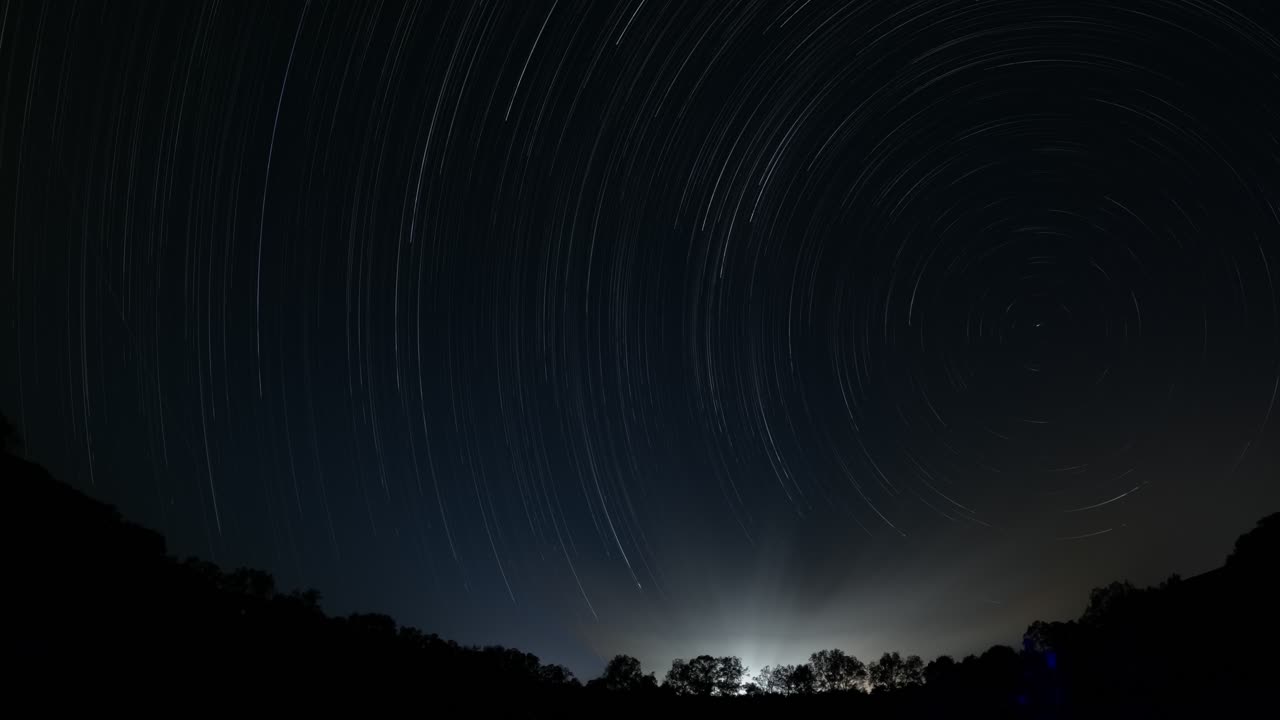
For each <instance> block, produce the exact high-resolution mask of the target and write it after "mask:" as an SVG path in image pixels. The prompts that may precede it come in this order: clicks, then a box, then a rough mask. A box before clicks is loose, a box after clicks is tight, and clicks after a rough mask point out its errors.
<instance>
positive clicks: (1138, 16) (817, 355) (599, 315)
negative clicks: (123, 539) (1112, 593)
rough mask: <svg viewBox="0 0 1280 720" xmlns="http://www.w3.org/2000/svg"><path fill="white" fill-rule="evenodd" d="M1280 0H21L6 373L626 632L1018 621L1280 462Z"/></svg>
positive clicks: (15, 409)
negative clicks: (412, 0)
mask: <svg viewBox="0 0 1280 720" xmlns="http://www.w3.org/2000/svg"><path fill="white" fill-rule="evenodd" d="M1277 4H1278V3H1274V2H1272V1H1271V0H1258V2H1251V3H1231V2H1228V3H1219V2H1212V1H1210V0H1149V1H1137V0H1135V1H1134V2H1122V3H1115V2H1111V1H1110V0H1108V1H1107V2H1092V1H1087V0H1072V1H1070V2H1066V1H1063V2H1051V1H1047V0H963V1H960V0H955V1H940V0H937V1H935V0H921V1H920V2H914V3H910V2H898V1H883V2H882V1H854V2H843V3H825V2H819V1H818V0H781V1H779V2H764V1H754V2H740V3H713V2H705V3H704V2H688V3H677V4H669V3H661V2H652V1H637V0H629V1H628V2H622V3H617V4H613V3H608V2H585V1H578V2H572V1H570V0H559V1H558V2H553V3H542V2H509V3H492V2H463V3H446V2H437V3H426V4H421V5H405V6H401V5H399V4H397V3H394V2H390V3H376V4H363V3H356V2H340V3H334V4H321V3H310V4H297V3H287V2H249V3H240V2H230V3H228V2H220V3H208V4H204V3H197V2H170V3H158V2H157V3H147V4H135V3H102V4H100V3H96V2H87V3H78V4H76V3H71V2H17V3H6V4H4V5H3V6H2V7H0V109H2V114H0V138H2V144H0V275H2V277H3V281H0V288H3V290H2V292H0V348H2V349H3V352H0V408H2V409H3V411H4V412H5V413H6V414H7V415H8V416H9V417H10V418H11V419H12V420H13V422H14V424H15V425H17V426H18V427H19V429H20V431H21V433H22V435H23V436H24V438H25V440H26V447H27V453H28V455H29V456H30V457H32V458H33V459H35V460H36V461H38V462H41V463H43V464H44V465H46V466H47V467H48V468H49V469H50V470H51V471H52V472H53V473H54V474H55V475H56V476H58V477H60V478H62V479H64V480H66V481H67V482H70V483H72V484H74V485H75V486H76V487H78V488H80V489H82V490H84V491H85V492H87V493H90V494H91V495H93V496H95V497H98V498H100V499H103V500H106V501H108V502H111V503H114V504H116V505H117V506H118V507H119V508H120V509H121V511H122V512H123V513H124V514H125V515H126V516H127V517H129V518H131V519H133V520H135V521H137V522H140V523H142V524H145V525H148V526H151V527H153V528H155V529H157V530H159V531H161V532H163V533H164V534H165V535H166V536H167V537H168V538H169V544H170V549H171V550H172V551H173V552H176V553H179V554H183V555H186V554H196V555H199V556H202V557H205V558H207V559H211V560H215V561H217V562H219V563H221V564H223V565H224V566H227V567H235V566H239V565H249V566H255V567H261V568H264V569H267V570H269V571H271V572H272V573H274V574H275V576H276V578H277V580H278V582H279V584H280V585H281V586H282V587H284V588H293V587H316V588H319V589H320V590H321V591H322V592H323V593H324V597H325V601H324V604H325V607H326V609H327V610H329V611H331V612H338V613H346V612H352V611H377V612H386V613H388V614H391V615H393V616H394V617H395V618H396V619H397V620H399V621H401V622H403V623H407V624H413V625H417V626H419V627H422V628H423V629H425V630H427V631H431V632H437V633H440V634H441V635H443V636H446V637H451V638H454V639H457V640H459V641H462V642H468V643H501V644H505V645H511V646H516V647H519V648H521V649H524V650H528V651H531V652H534V653H536V654H538V655H540V656H541V657H542V658H543V659H544V660H545V661H550V662H561V663H565V664H567V665H568V666H569V667H571V668H572V669H573V670H575V671H576V672H577V673H578V674H579V675H580V676H584V677H593V676H595V675H596V674H598V673H599V671H600V669H601V668H602V666H603V659H604V658H607V657H609V656H611V655H613V654H614V653H618V652H625V653H630V654H633V655H636V656H637V657H639V658H640V659H641V660H642V661H643V662H644V663H645V665H646V667H647V669H652V670H657V671H658V673H659V675H661V673H662V671H663V670H664V669H665V668H666V667H667V666H668V665H669V663H670V661H671V659H672V658H673V657H688V656H690V655H694V654H699V653H704V652H705V653H712V654H735V655H738V656H740V657H741V658H742V659H743V661H744V662H745V663H746V664H747V665H748V666H749V667H750V668H751V670H752V671H754V670H757V669H759V667H760V666H761V665H764V664H766V663H777V662H795V661H797V660H800V659H801V658H803V657H805V656H807V655H808V653H809V652H811V651H813V650H817V649H821V648H824V647H841V648H843V649H845V650H847V651H849V652H851V653H853V654H855V655H858V656H860V657H862V658H864V659H871V658H872V657H873V656H878V655H879V654H880V653H881V652H883V651H886V650H900V651H902V652H904V653H907V652H911V653H918V654H920V655H922V656H925V657H926V658H929V657H932V656H934V655H937V654H939V653H944V652H945V653H953V654H964V653H968V652H973V651H980V650H981V649H983V648H985V647H986V646H988V645H990V644H992V643H995V642H1001V643H1016V642H1017V641H1018V639H1019V638H1020V637H1021V632H1022V630H1023V629H1024V628H1025V627H1026V625H1027V623H1028V622H1030V621H1032V620H1034V619H1065V618H1067V617H1071V616H1075V615H1077V614H1078V613H1079V612H1080V611H1081V610H1082V609H1083V607H1084V604H1085V602H1086V600H1087V594H1088V590H1089V588H1091V587H1093V586H1096V585H1101V584H1104V583H1106V582H1109V581H1111V580H1114V579H1120V578H1129V579H1131V580H1133V581H1134V582H1137V583H1151V582H1156V581H1159V580H1161V579H1163V578H1164V577H1166V576H1167V575H1169V574H1170V573H1174V572H1178V573H1182V574H1183V575H1191V574H1195V573H1197V572H1201V571H1204V570H1207V569H1209V568H1211V567H1213V566H1215V565H1217V564H1219V563H1220V562H1221V560H1222V559H1223V557H1224V556H1225V555H1226V554H1227V552H1228V551H1229V549H1230V545H1231V542H1232V540H1233V539H1234V538H1235V537H1236V536H1237V535H1238V534H1240V533H1242V532H1244V531H1245V530H1247V529H1248V528H1249V527H1250V526H1251V525H1252V523H1253V521H1254V520H1256V519H1257V518H1259V517H1261V516H1262V515H1263V514H1265V513H1267V512H1271V511H1275V510H1276V509H1277V507H1278V506H1280V483H1277V482H1276V479H1277V478H1280V417H1278V416H1280V409H1277V408H1276V400H1277V391H1278V390H1280V312H1278V310H1277V305H1278V303H1280V291H1278V290H1280V287H1278V286H1280V39H1278V38H1280V8H1277V7H1275V6H1276V5H1277ZM88 601H90V602H91V601H92V600H91V599H89V600H88Z"/></svg>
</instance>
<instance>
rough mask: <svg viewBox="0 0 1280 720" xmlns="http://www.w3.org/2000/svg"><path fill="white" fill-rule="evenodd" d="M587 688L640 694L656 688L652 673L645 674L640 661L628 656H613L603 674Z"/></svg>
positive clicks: (656, 684) (656, 683)
mask: <svg viewBox="0 0 1280 720" xmlns="http://www.w3.org/2000/svg"><path fill="white" fill-rule="evenodd" d="M587 684H588V686H590V687H593V688H599V689H602V690H609V691H612V692H640V691H645V690H652V689H654V688H656V687H657V686H658V682H657V680H656V679H655V678H654V677H653V673H649V674H647V675H646V674H645V673H644V671H643V670H642V669H641V667H640V661H639V660H637V659H635V658H633V657H631V656H630V655H614V656H613V658H612V659H610V660H609V662H608V663H607V664H606V665H605V667H604V674H603V675H601V676H600V677H598V678H596V679H594V680H592V681H591V682H589V683H587Z"/></svg>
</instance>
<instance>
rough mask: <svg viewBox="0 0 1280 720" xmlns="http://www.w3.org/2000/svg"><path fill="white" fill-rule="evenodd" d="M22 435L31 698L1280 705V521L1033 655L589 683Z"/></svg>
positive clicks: (10, 511)
mask: <svg viewBox="0 0 1280 720" xmlns="http://www.w3.org/2000/svg"><path fill="white" fill-rule="evenodd" d="M8 430H10V431H11V428H8ZM15 444H16V443H11V442H9V438H6V442H5V448H4V452H3V453H2V454H0V477H3V478H4V481H3V482H4V484H3V492H4V495H5V503H4V508H5V511H4V514H5V521H6V522H5V525H6V527H8V528H10V529H11V532H12V533H13V535H12V538H13V540H12V541H11V543H10V548H11V562H10V568H11V569H12V570H11V573H10V574H9V576H10V579H11V582H10V583H9V584H8V586H9V595H10V598H11V603H10V607H11V609H10V611H9V613H8V614H7V617H8V619H9V622H8V628H7V633H6V636H7V637H6V642H5V648H6V650H5V652H6V655H7V656H8V657H7V660H8V662H7V663H6V665H7V666H8V667H11V668H15V670H14V671H11V672H10V679H11V680H20V683H18V685H19V687H21V688H22V689H23V690H25V691H27V692H33V693H37V692H38V693H46V694H53V695H50V696H52V697H57V695H56V693H59V692H61V693H63V694H65V693H66V691H68V690H75V691H77V692H81V691H84V690H85V689H86V688H104V687H108V688H110V689H111V692H112V693H113V694H114V695H115V696H116V697H119V698H133V697H139V696H151V697H164V698H169V699H168V700H166V702H167V703H186V705H185V706H183V705H178V706H176V707H172V708H170V709H171V710H185V709H191V706H192V705H193V704H195V705H198V704H199V703H197V702H196V701H195V700H194V699H193V698H196V697H210V696H214V697H221V698H224V699H226V698H229V697H242V698H243V697H250V696H252V697H255V698H264V697H275V698H282V697H290V698H295V699H297V698H299V697H303V698H305V700H306V702H307V703H317V704H323V703H324V702H326V701H327V700H329V699H331V698H332V699H337V698H339V697H342V698H347V699H351V698H356V697H361V698H365V701H364V702H366V705H365V707H366V708H367V707H368V705H367V703H368V702H376V703H378V704H380V705H381V704H398V703H400V702H402V701H403V702H410V700H411V699H413V700H412V702H410V706H411V707H413V706H416V707H418V708H422V707H444V706H445V705H441V704H442V703H444V704H448V703H455V702H456V703H465V704H466V706H467V707H471V708H476V707H487V708H490V709H501V708H519V709H520V711H521V713H522V714H524V715H526V716H528V715H535V716H549V715H561V714H565V713H570V712H578V711H581V712H584V713H585V712H595V711H599V710H602V709H612V710H622V711H624V712H626V713H628V714H648V713H652V712H666V711H669V710H676V711H679V712H681V713H689V714H693V713H698V712H714V713H722V712H732V713H735V714H738V715H742V716H769V717H773V716H790V715H794V714H796V713H800V712H808V713H827V712H831V713H835V712H840V713H845V712H855V713H860V714H865V715H868V716H871V717H889V716H939V715H955V714H963V715H972V716H982V717H1037V718H1040V717H1050V718H1051V717H1077V716H1086V715H1087V716H1090V717H1093V716H1098V715H1104V716H1127V717H1157V716H1185V715H1188V714H1201V713H1208V712H1215V711H1221V710H1223V709H1225V708H1247V707H1254V706H1256V707H1258V708H1262V707H1266V706H1267V705H1268V704H1273V702H1274V700H1273V698H1272V697H1271V695H1270V693H1271V691H1270V688H1272V687H1274V686H1275V684H1276V682H1277V677H1278V675H1277V670H1278V669H1280V663H1278V662H1277V660H1276V655H1275V653H1276V641H1277V639H1278V638H1280V633H1278V632H1277V631H1278V630H1280V621H1278V619H1277V615H1276V608H1277V607H1280V603H1278V602H1277V597H1276V594H1277V583H1276V568H1277V559H1278V558H1280V514H1272V515H1268V516H1266V517H1264V518H1263V519H1262V520H1261V521H1259V523H1258V524H1257V526H1256V527H1255V528H1254V529H1253V530H1251V531H1250V532H1248V533H1246V534H1245V535H1243V536H1241V537H1240V538H1239V540H1238V541H1237V542H1236V545H1235V549H1234V551H1233V552H1232V554H1231V555H1230V556H1229V557H1228V558H1227V560H1226V563H1225V564H1224V565H1223V566H1222V567H1220V568H1218V569H1216V570H1213V571H1211V572H1207V573H1204V574H1202V575H1199V576H1196V577H1193V578H1188V579H1180V578H1178V577H1176V576H1175V577H1171V578H1170V579H1169V580H1167V581H1165V582H1164V583H1161V584H1160V585H1158V586H1156V587H1150V588H1136V587H1134V586H1133V585H1131V584H1129V583H1126V582H1116V583H1112V584H1111V585H1108V586H1107V587H1104V588H1098V589H1095V590H1094V591H1093V592H1092V594H1091V596H1090V598H1089V601H1088V605H1087V607H1086V609H1085V611H1084V612H1083V614H1082V615H1081V616H1080V617H1079V618H1078V619H1076V620H1072V621H1067V622H1036V623H1033V624H1032V625H1031V626H1030V627H1029V628H1028V630H1027V633H1026V635H1025V637H1024V641H1023V644H1022V647H1021V648H1019V649H1014V648H1011V647H1007V646H999V645H998V646H994V647H992V648H990V649H989V650H987V651H986V652H984V653H982V654H981V655H977V656H969V657H966V658H963V659H961V660H958V661H957V660H954V659H952V658H949V657H940V658H936V659H934V660H932V661H930V662H928V663H927V664H926V663H925V662H924V661H923V660H921V659H920V658H918V657H915V656H911V657H907V658H903V657H901V656H900V655H898V654H897V653H885V654H884V655H883V656H881V657H880V658H879V659H877V660H874V661H872V662H869V663H864V662H863V661H861V660H859V659H857V658H854V657H852V656H849V655H846V654H845V653H843V652H841V651H840V650H835V649H831V650H821V651H818V652H815V653H814V655H813V656H812V657H811V658H810V661H809V662H806V663H802V664H799V665H783V666H776V667H766V668H764V669H762V670H760V671H759V672H758V674H756V675H755V676H753V677H747V674H746V668H744V667H743V666H742V663H741V661H740V660H738V659H737V658H732V657H722V658H716V657H711V656H706V655H704V656H699V657H695V658H691V659H677V660H675V661H674V662H673V663H672V666H671V668H670V669H669V670H668V671H666V672H665V675H664V676H663V679H662V681H661V682H660V681H659V679H658V677H657V676H655V674H654V673H653V672H645V670H644V669H643V668H641V666H640V663H639V662H638V661H637V660H635V659H634V658H631V657H628V656H625V655H619V656H617V657H615V658H613V659H612V660H610V661H609V662H608V664H607V665H606V666H605V668H604V671H603V673H602V674H601V676H600V677H598V678H595V679H591V680H589V681H588V682H586V683H585V685H584V684H583V683H582V682H581V681H579V680H578V679H577V678H575V677H574V676H573V673H572V672H570V671H569V670H568V669H566V668H564V667H562V666H559V665H555V664H548V663H544V662H541V661H540V659H539V658H538V657H536V656H534V655H532V654H529V653H525V652H521V651H519V650H515V649H511V648H504V647H467V646H462V645H459V644H458V643H456V642H453V641H451V640H446V639H442V638H440V637H438V636H436V635H434V634H428V633H424V632H422V631H420V630H418V629H416V628H412V627H406V626H401V625H399V624H397V623H396V621H395V620H393V619H392V618H390V617H388V616H385V615H376V614H353V615H348V616H344V617H335V616H330V615H327V614H326V613H325V612H324V611H323V610H322V608H321V596H320V594H319V593H318V592H316V591H313V590H308V591H294V592H281V591H280V590H279V589H278V588H277V587H276V586H275V581H274V579H273V578H272V576H271V575H269V574H268V573H265V572H262V571H260V570H252V569H245V568H241V569H237V570H234V571H231V572H227V571H224V570H222V569H220V568H219V567H217V566H216V565H213V564H212V563H208V562H205V561H201V560H197V559H187V560H179V559H177V558H175V557H173V556H171V555H170V554H169V553H168V552H167V548H166V545H165V541H164V538H163V537H162V536H161V535H159V534H158V533H156V532H154V531H152V530H148V529H146V528H143V527H140V526H138V525H135V524H133V523H130V522H128V521H127V520H125V519H124V518H122V517H121V516H120V514H119V513H118V512H117V511H116V510H115V509H114V508H112V507H110V506H108V505H105V504H103V503H101V502H98V501H96V500H94V499H92V498H90V497H88V496H86V495H84V494H83V493H81V492H79V491H77V490H75V489H73V488H71V487H70V486H68V485H65V484H63V483H61V482H59V481H57V480H56V479H54V478H53V477H51V476H50V475H49V474H48V473H47V472H46V471H45V470H44V469H43V468H41V467H39V466H38V465H36V464H34V463H31V462H29V461H27V460H25V459H23V458H21V457H19V456H18V455H17V454H16V448H14V447H13V446H14V445H15ZM192 692H195V693H199V694H198V695H192V694H191V693H192ZM414 698H416V699H414ZM1264 703H1265V704H1264Z"/></svg>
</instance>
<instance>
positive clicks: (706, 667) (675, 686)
mask: <svg viewBox="0 0 1280 720" xmlns="http://www.w3.org/2000/svg"><path fill="white" fill-rule="evenodd" d="M745 673H746V668H744V667H743V665H742V661H741V660H739V659H738V658H736V657H719V658H717V657H712V656H710V655H699V656H697V657H695V658H693V659H691V660H689V661H687V662H686V661H685V660H681V659H677V660H674V661H672V663H671V669H670V670H668V671H667V677H666V680H665V681H664V685H665V687H667V688H670V689H671V690H672V691H673V692H674V693H675V694H676V695H704V696H709V695H736V694H738V690H739V689H740V688H741V685H742V676H743V675H744V674H745Z"/></svg>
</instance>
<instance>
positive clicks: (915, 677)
mask: <svg viewBox="0 0 1280 720" xmlns="http://www.w3.org/2000/svg"><path fill="white" fill-rule="evenodd" d="M868 675H869V676H870V678H871V684H872V686H874V687H875V688H876V689H879V690H890V691H892V690H901V689H903V688H907V687H911V686H913V685H919V684H921V683H923V682H924V661H923V660H921V659H920V656H919V655H909V656H907V658H906V659H903V657H902V656H901V655H899V654H898V653H896V652H892V653H885V654H883V655H881V656H880V659H879V660H877V661H875V662H873V663H871V667H870V668H868Z"/></svg>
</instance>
